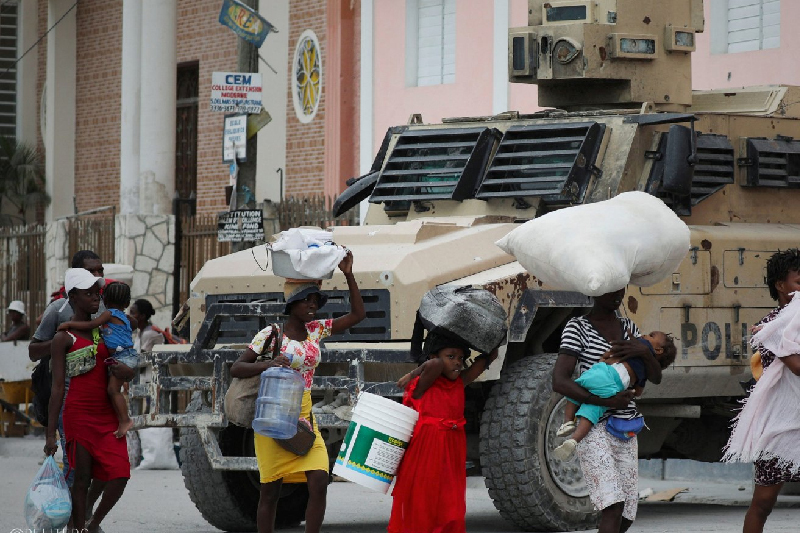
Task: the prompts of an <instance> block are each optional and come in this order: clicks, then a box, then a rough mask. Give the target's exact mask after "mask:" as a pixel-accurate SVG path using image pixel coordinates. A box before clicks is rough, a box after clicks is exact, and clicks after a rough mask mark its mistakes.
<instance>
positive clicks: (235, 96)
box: [211, 72, 262, 113]
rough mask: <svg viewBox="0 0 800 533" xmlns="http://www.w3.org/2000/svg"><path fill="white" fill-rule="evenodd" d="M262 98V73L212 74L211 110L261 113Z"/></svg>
mask: <svg viewBox="0 0 800 533" xmlns="http://www.w3.org/2000/svg"><path fill="white" fill-rule="evenodd" d="M261 98H262V93H261V74H258V73H255V72H213V73H212V74H211V111H222V112H224V113H260V112H261V108H262V105H261Z"/></svg>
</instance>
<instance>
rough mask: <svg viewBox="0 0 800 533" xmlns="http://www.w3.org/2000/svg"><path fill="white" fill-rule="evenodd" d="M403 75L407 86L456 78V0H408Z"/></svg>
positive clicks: (443, 82)
mask: <svg viewBox="0 0 800 533" xmlns="http://www.w3.org/2000/svg"><path fill="white" fill-rule="evenodd" d="M406 10H407V16H406V32H407V33H406V77H407V85H409V86H420V87H421V86H426V85H441V84H445V83H454V82H455V80H456V0H407V2H406Z"/></svg>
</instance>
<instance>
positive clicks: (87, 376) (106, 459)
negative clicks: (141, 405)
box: [44, 268, 133, 532]
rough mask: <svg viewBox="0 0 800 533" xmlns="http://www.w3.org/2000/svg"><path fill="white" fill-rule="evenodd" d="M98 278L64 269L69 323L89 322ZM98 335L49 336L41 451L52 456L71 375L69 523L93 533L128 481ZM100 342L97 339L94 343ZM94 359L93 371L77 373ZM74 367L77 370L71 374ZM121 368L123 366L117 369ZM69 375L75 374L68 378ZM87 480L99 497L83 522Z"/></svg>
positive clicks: (125, 371)
mask: <svg viewBox="0 0 800 533" xmlns="http://www.w3.org/2000/svg"><path fill="white" fill-rule="evenodd" d="M102 285H103V278H96V277H94V276H93V275H92V274H91V273H90V272H89V271H88V270H84V269H82V268H71V269H69V270H67V273H66V275H65V279H64V286H65V289H66V291H67V294H68V295H69V300H70V304H71V305H72V309H73V311H74V313H75V314H74V316H73V320H76V321H82V322H84V321H89V320H91V315H92V314H93V313H96V312H97V309H98V308H99V306H100V287H101V286H102ZM94 333H96V334H97V335H93V334H92V333H91V332H83V331H78V330H75V331H61V332H59V333H57V334H56V336H55V337H54V338H53V343H52V345H51V349H50V352H51V353H50V356H51V365H52V374H53V384H52V392H51V396H50V404H49V413H48V414H49V422H48V425H47V433H46V436H47V440H46V444H45V446H44V453H45V454H47V455H53V454H54V453H55V452H56V450H57V449H58V445H57V444H56V427H57V426H58V413H59V411H60V410H61V405H62V402H63V400H64V378H65V376H66V374H67V372H68V371H69V372H70V386H69V392H68V393H67V400H66V403H65V404H64V415H63V420H64V435H65V438H66V450H67V456H68V460H69V464H70V466H71V467H72V468H74V469H75V482H74V484H73V485H72V520H71V522H72V525H71V527H73V528H76V529H78V530H84V528H85V529H86V530H88V531H90V532H95V531H98V530H99V528H100V522H101V521H102V520H103V518H105V516H106V515H107V514H108V512H109V511H110V510H111V508H112V507H113V506H114V504H116V503H117V501H118V500H119V498H120V496H122V493H123V491H124V490H125V485H126V484H127V482H128V479H129V478H130V472H131V468H130V462H129V460H128V445H127V441H126V439H125V437H122V438H119V439H118V438H116V437H115V436H114V432H115V431H116V429H117V426H118V425H119V423H118V421H117V416H116V415H115V414H114V409H113V407H112V405H111V400H110V399H109V396H108V393H107V390H108V372H109V366H108V365H106V363H105V361H106V359H107V358H109V353H108V349H107V348H106V346H105V345H104V344H103V343H102V339H99V332H97V331H95V332H94ZM95 339H99V340H95ZM87 347H89V349H90V351H89V353H88V354H87V355H86V357H85V358H84V364H82V365H77V364H74V363H72V362H71V363H70V364H67V356H68V355H69V354H75V353H76V352H78V351H79V350H81V349H83V348H87ZM92 356H93V357H94V361H95V364H94V367H93V368H91V369H90V370H87V371H82V370H84V369H86V368H87V367H90V366H91V364H85V362H87V361H90V360H91V358H92ZM78 367H81V368H80V370H78V371H76V369H77V368H78ZM119 367H122V368H119ZM110 369H111V370H110V371H111V372H114V373H115V375H116V376H117V377H119V378H121V379H130V378H132V377H133V371H132V370H130V369H129V368H128V367H125V366H124V365H111V367H110ZM73 373H74V375H73ZM92 478H94V479H97V480H99V481H105V482H107V483H106V486H105V490H104V492H103V497H102V499H101V500H100V503H99V505H98V506H97V509H96V510H95V512H94V514H93V516H92V518H91V521H90V522H89V523H88V524H87V523H86V495H87V491H88V489H89V482H90V481H91V480H92Z"/></svg>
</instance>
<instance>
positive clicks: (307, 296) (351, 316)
mask: <svg viewBox="0 0 800 533" xmlns="http://www.w3.org/2000/svg"><path fill="white" fill-rule="evenodd" d="M339 268H340V269H341V271H342V273H343V274H344V277H345V279H346V280H347V287H348V289H349V291H350V312H349V313H348V314H346V315H344V316H340V317H338V318H335V319H327V320H317V319H316V314H317V310H318V309H319V308H321V307H322V306H323V305H325V302H326V301H327V300H328V297H327V296H326V295H325V294H323V293H322V292H321V291H320V282H319V281H311V280H309V281H293V280H286V284H285V285H284V297H285V300H286V309H285V310H284V313H285V314H286V315H288V318H287V320H286V323H285V324H284V327H283V331H282V332H281V337H282V338H281V339H280V343H281V344H280V346H281V348H280V353H281V355H279V356H277V357H275V359H272V360H268V361H256V359H257V358H258V356H259V355H261V354H269V353H272V346H270V345H271V344H272V342H275V341H274V340H273V341H272V342H268V341H269V340H270V339H271V338H272V337H271V333H272V327H271V326H270V327H267V328H265V329H263V330H261V331H260V332H259V333H258V334H257V335H256V336H255V337H254V338H253V342H251V343H250V346H249V347H248V348H247V349H246V350H245V351H244V353H243V354H242V355H241V356H240V357H239V359H237V360H236V362H235V363H234V364H233V366H231V376H233V377H237V378H248V377H252V376H257V375H259V374H261V372H263V371H264V370H266V369H267V368H270V367H275V366H283V367H288V368H293V369H294V370H296V371H298V372H300V374H301V375H302V376H303V380H304V381H305V388H306V390H305V392H304V393H303V404H302V408H301V412H300V417H301V419H302V418H304V419H306V420H310V419H311V383H312V380H313V378H314V370H315V369H316V367H317V365H318V364H319V362H320V347H319V343H320V341H321V340H322V339H324V338H325V337H328V336H330V335H333V334H336V333H341V332H343V331H346V330H348V329H350V328H351V327H353V326H355V325H356V324H358V323H359V322H361V321H362V320H364V317H366V312H365V311H364V302H363V300H362V299H361V293H360V291H359V290H358V284H357V283H356V280H355V277H353V254H352V253H351V252H349V251H348V252H347V255H346V256H345V258H344V259H342V262H341V263H339ZM313 429H314V433H316V440H315V442H314V446H313V447H312V448H311V450H310V451H309V452H308V453H307V454H306V455H295V454H294V453H292V452H290V451H287V450H285V449H283V448H282V447H281V446H280V445H279V444H278V443H276V442H275V440H274V439H271V438H269V437H264V436H262V435H259V434H258V433H256V434H255V450H256V460H257V461H258V470H259V477H260V481H261V491H260V494H259V500H258V512H257V515H256V521H257V524H258V533H272V531H273V529H274V527H275V513H276V511H277V505H278V497H279V496H280V492H281V484H282V483H283V482H284V481H286V483H304V482H307V483H308V492H309V498H308V505H307V506H306V533H319V530H320V528H321V527H322V520H323V518H324V517H325V500H326V495H327V490H328V451H327V449H326V448H325V441H324V440H323V439H322V435H321V434H320V432H319V428H318V427H317V426H316V424H314V426H313Z"/></svg>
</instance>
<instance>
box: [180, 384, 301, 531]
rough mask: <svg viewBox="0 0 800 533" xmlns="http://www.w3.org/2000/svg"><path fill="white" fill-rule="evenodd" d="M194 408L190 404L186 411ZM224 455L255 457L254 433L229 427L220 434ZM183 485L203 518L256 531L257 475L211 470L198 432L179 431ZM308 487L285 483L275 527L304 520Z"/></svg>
mask: <svg viewBox="0 0 800 533" xmlns="http://www.w3.org/2000/svg"><path fill="white" fill-rule="evenodd" d="M194 409H197V402H196V401H195V400H193V401H192V404H190V406H189V408H187V410H194ZM219 445H220V449H221V450H222V454H223V455H236V456H254V455H255V451H254V449H253V431H252V430H247V429H245V428H241V427H238V426H233V425H230V426H228V427H226V428H224V429H222V430H221V431H220V432H219ZM181 472H182V473H183V482H184V485H186V489H187V490H188V491H189V497H190V498H191V499H192V502H194V505H195V507H197V510H198V511H200V514H201V515H203V518H205V519H206V521H207V522H208V523H209V524H211V525H212V526H214V527H217V528H219V529H221V530H223V531H255V530H256V511H257V509H258V496H259V488H260V487H259V478H258V472H242V471H224V470H214V469H213V468H211V464H210V463H209V461H208V456H207V455H206V452H205V449H204V448H203V443H202V442H201V441H200V436H199V435H198V434H197V430H195V429H192V428H182V429H181ZM307 503H308V488H307V487H306V485H305V484H304V483H303V484H291V485H290V484H284V486H283V487H282V488H281V499H280V500H279V501H278V511H277V516H276V517H275V525H276V527H287V526H295V525H298V524H300V522H301V521H302V520H303V519H304V518H305V509H306V504H307Z"/></svg>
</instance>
